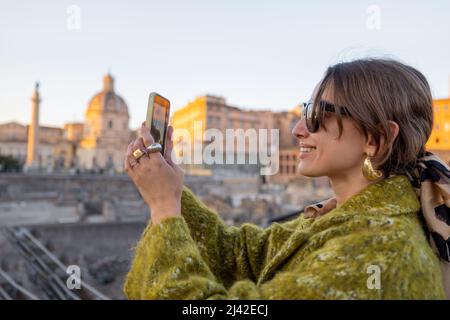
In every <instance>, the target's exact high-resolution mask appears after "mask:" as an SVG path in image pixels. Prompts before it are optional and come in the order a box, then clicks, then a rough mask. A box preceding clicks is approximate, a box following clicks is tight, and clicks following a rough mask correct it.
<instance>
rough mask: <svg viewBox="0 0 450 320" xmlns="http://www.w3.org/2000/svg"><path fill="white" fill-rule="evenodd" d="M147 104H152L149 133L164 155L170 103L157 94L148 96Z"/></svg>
mask: <svg viewBox="0 0 450 320" xmlns="http://www.w3.org/2000/svg"><path fill="white" fill-rule="evenodd" d="M149 102H150V103H153V108H152V115H151V119H152V120H151V127H150V132H151V134H152V137H153V139H154V140H155V142H158V143H159V144H161V146H162V153H164V150H165V140H166V139H165V138H166V131H167V125H168V123H169V107H170V102H169V100H167V99H165V98H163V97H162V96H160V95H158V94H152V95H150V101H149Z"/></svg>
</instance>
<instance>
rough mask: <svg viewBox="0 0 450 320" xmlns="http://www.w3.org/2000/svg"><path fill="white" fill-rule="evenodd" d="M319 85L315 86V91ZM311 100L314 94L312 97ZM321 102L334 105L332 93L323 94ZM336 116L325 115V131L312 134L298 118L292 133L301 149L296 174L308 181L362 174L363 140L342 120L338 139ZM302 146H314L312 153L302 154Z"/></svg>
mask: <svg viewBox="0 0 450 320" xmlns="http://www.w3.org/2000/svg"><path fill="white" fill-rule="evenodd" d="M317 88H318V85H317V86H316V89H315V90H317ZM313 96H314V94H313ZM321 100H325V101H326V102H329V103H331V104H334V100H333V96H332V92H331V91H330V90H327V89H326V90H325V91H324V93H323V95H322V97H321ZM337 117H338V115H337V114H335V113H331V112H326V113H325V117H324V122H325V125H326V128H327V131H325V129H324V128H323V127H322V126H320V127H319V130H318V131H316V132H315V133H310V132H309V131H308V129H307V128H306V122H305V119H303V118H300V120H299V121H298V122H297V123H296V125H295V126H294V128H293V130H292V134H293V135H294V136H295V137H296V138H297V140H298V142H299V146H300V150H299V152H300V153H299V159H300V161H299V164H298V171H299V173H300V174H301V175H304V176H307V177H320V176H328V177H335V176H341V175H344V176H345V175H352V174H354V173H356V172H359V174H361V168H362V164H363V161H364V159H365V157H366V156H367V155H366V151H367V145H366V139H365V136H364V134H363V133H362V132H360V131H359V130H358V129H357V128H356V126H355V125H354V124H353V122H352V121H351V120H350V119H349V118H346V117H343V118H342V126H343V130H342V136H341V137H340V138H339V139H338V136H339V127H338V122H337ZM302 145H305V146H313V148H312V149H309V150H302Z"/></svg>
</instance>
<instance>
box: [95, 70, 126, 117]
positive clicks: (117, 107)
mask: <svg viewBox="0 0 450 320" xmlns="http://www.w3.org/2000/svg"><path fill="white" fill-rule="evenodd" d="M99 112H100V113H104V112H118V113H126V114H128V106H127V104H126V103H125V100H123V98H122V97H121V96H119V95H118V94H116V93H115V92H114V78H113V77H112V76H111V75H110V74H107V75H105V76H104V77H103V90H102V91H100V92H99V93H97V94H96V95H94V96H93V97H92V98H91V100H90V101H89V104H88V108H87V114H90V113H99Z"/></svg>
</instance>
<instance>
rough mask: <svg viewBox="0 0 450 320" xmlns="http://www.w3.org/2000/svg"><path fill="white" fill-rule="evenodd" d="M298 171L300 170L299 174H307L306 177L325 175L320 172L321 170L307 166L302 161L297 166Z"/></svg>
mask: <svg viewBox="0 0 450 320" xmlns="http://www.w3.org/2000/svg"><path fill="white" fill-rule="evenodd" d="M297 172H298V174H300V175H302V176H305V177H309V178H316V177H320V176H323V174H320V173H319V172H317V170H314V169H311V168H308V167H306V166H302V164H301V163H300V164H299V166H298V168H297Z"/></svg>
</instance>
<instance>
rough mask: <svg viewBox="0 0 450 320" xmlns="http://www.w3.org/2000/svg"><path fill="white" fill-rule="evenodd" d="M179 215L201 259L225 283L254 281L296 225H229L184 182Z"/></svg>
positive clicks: (292, 223) (218, 279)
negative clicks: (263, 226)
mask: <svg viewBox="0 0 450 320" xmlns="http://www.w3.org/2000/svg"><path fill="white" fill-rule="evenodd" d="M181 215H182V217H183V218H184V221H185V224H186V226H187V228H188V230H189V232H188V233H189V235H190V237H191V238H192V241H193V243H194V244H195V246H196V248H197V250H198V252H199V254H200V256H201V258H202V260H203V261H204V263H205V264H206V266H207V267H208V269H209V270H210V272H211V273H212V274H213V275H214V277H215V278H216V279H217V281H219V282H220V283H221V284H223V285H224V286H226V287H228V286H230V285H231V284H232V283H233V282H235V281H236V280H240V279H251V280H254V281H255V280H256V279H257V278H258V277H259V274H260V272H261V271H262V269H263V268H264V266H265V264H266V263H267V261H268V260H269V259H270V258H271V257H272V256H273V255H274V254H275V253H276V251H277V248H278V247H277V246H278V245H281V244H282V243H283V240H285V239H287V238H288V237H289V235H291V233H292V231H293V230H294V229H295V227H296V226H297V221H296V220H293V221H290V222H287V223H284V224H282V225H280V224H273V225H272V226H271V227H269V228H266V229H264V228H260V227H258V226H256V225H254V224H249V223H245V224H243V225H242V226H241V227H239V228H238V227H229V226H227V225H226V224H225V223H224V221H223V220H222V219H221V218H220V216H219V215H218V214H217V213H216V212H214V211H212V210H211V209H209V208H208V207H207V206H206V205H205V204H204V203H203V202H201V201H200V200H199V199H198V198H197V197H196V196H195V195H194V194H193V193H192V191H191V190H190V189H189V188H188V187H186V186H184V187H183V193H182V198H181Z"/></svg>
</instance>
